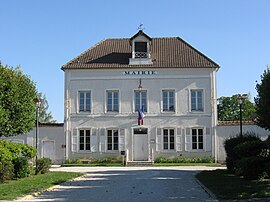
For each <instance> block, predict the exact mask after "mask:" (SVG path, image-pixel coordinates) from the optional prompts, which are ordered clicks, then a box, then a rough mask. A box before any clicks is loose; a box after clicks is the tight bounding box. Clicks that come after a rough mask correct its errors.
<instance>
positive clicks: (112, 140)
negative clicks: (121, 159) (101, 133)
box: [107, 129, 119, 151]
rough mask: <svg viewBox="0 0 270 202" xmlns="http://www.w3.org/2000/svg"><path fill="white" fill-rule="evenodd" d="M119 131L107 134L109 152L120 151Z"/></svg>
mask: <svg viewBox="0 0 270 202" xmlns="http://www.w3.org/2000/svg"><path fill="white" fill-rule="evenodd" d="M118 139H119V137H118V130H115V129H114V130H108V133H107V143H108V144H107V150H109V151H117V150H118Z"/></svg>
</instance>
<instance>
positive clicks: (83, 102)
mask: <svg viewBox="0 0 270 202" xmlns="http://www.w3.org/2000/svg"><path fill="white" fill-rule="evenodd" d="M79 102H80V107H79V111H80V112H91V92H90V91H88V92H82V91H81V92H79Z"/></svg>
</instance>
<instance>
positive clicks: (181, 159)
mask: <svg viewBox="0 0 270 202" xmlns="http://www.w3.org/2000/svg"><path fill="white" fill-rule="evenodd" d="M213 162H214V159H213V158H210V157H209V158H186V157H174V158H165V157H157V158H156V159H155V163H213Z"/></svg>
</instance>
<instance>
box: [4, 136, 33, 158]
mask: <svg viewBox="0 0 270 202" xmlns="http://www.w3.org/2000/svg"><path fill="white" fill-rule="evenodd" d="M36 153H37V151H36V149H35V148H33V147H31V146H29V145H25V144H20V143H15V142H9V141H7V140H0V161H1V160H10V161H12V160H13V159H16V158H18V157H19V156H24V157H26V158H28V159H30V158H33V157H34V156H35V155H36Z"/></svg>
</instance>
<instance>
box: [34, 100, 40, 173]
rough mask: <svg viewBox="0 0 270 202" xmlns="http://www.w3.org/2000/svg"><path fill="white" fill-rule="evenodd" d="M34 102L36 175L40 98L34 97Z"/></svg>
mask: <svg viewBox="0 0 270 202" xmlns="http://www.w3.org/2000/svg"><path fill="white" fill-rule="evenodd" d="M34 102H35V104H36V150H37V154H36V173H35V174H36V175H37V173H38V170H37V165H38V164H37V160H38V110H39V105H40V102H41V100H40V99H39V98H38V97H36V98H35V99H34Z"/></svg>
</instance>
